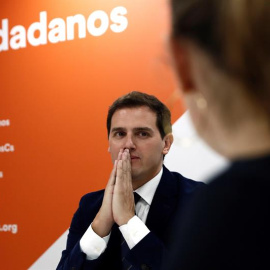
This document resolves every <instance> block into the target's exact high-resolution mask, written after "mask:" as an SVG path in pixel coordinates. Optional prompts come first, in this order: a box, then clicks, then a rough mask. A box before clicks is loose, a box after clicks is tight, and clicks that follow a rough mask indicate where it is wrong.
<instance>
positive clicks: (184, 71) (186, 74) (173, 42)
mask: <svg viewBox="0 0 270 270" xmlns="http://www.w3.org/2000/svg"><path fill="white" fill-rule="evenodd" d="M170 48H171V55H172V62H173V64H174V69H175V72H176V76H177V79H178V81H179V84H180V88H181V90H182V91H183V92H184V94H185V93H189V92H190V91H192V90H193V89H194V83H193V77H192V72H191V65H190V61H191V59H190V52H189V43H188V42H184V41H181V40H178V39H174V38H170Z"/></svg>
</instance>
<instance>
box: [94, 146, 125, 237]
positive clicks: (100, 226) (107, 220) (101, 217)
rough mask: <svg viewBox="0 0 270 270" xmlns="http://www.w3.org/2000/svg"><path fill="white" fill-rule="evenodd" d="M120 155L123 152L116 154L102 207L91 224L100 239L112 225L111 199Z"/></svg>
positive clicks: (107, 232) (108, 231)
mask: <svg viewBox="0 0 270 270" xmlns="http://www.w3.org/2000/svg"><path fill="white" fill-rule="evenodd" d="M122 153H123V150H120V152H119V154H118V159H117V160H115V162H114V166H113V169H112V172H111V175H110V178H109V181H108V183H107V186H106V188H105V192H104V197H103V201H102V205H101V207H100V209H99V212H98V213H97V215H96V217H95V219H94V220H93V223H92V229H93V230H94V232H95V233H96V234H97V235H99V236H100V237H104V236H107V235H108V234H109V233H110V231H111V228H112V226H113V224H114V219H113V213H112V198H113V192H114V185H115V178H116V168H117V163H118V161H119V159H121V156H122Z"/></svg>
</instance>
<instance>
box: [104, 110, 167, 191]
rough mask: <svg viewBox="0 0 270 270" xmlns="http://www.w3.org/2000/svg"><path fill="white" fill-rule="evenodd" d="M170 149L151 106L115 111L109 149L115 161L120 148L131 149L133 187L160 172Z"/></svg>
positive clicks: (138, 185)
mask: <svg viewBox="0 0 270 270" xmlns="http://www.w3.org/2000/svg"><path fill="white" fill-rule="evenodd" d="M169 148H170V145H169V147H168V140H166V136H165V137H164V139H162V138H161V136H160V133H159V130H158V128H157V126H156V114H155V113H154V112H153V111H151V110H150V109H149V108H148V107H146V106H142V107H136V108H123V109H119V110H117V111H116V112H115V113H114V114H113V116H112V120H111V130H110V135H109V152H110V153H111V157H112V161H113V162H114V160H116V159H117V156H118V153H119V151H120V149H129V151H130V157H131V169H132V182H133V188H134V189H136V188H138V187H140V186H141V185H143V184H145V183H146V182H147V181H149V180H150V179H152V178H153V177H154V176H156V175H157V174H158V172H159V171H160V169H161V166H162V163H163V155H164V154H166V153H167V152H168V149H169Z"/></svg>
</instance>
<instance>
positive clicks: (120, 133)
mask: <svg viewBox="0 0 270 270" xmlns="http://www.w3.org/2000/svg"><path fill="white" fill-rule="evenodd" d="M114 136H116V137H123V136H125V132H122V131H119V132H116V133H115V134H114Z"/></svg>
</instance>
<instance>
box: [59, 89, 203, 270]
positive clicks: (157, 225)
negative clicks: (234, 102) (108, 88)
mask: <svg viewBox="0 0 270 270" xmlns="http://www.w3.org/2000/svg"><path fill="white" fill-rule="evenodd" d="M107 130H108V138H109V152H110V154H111V157H112V161H113V163H114V167H113V170H112V172H111V175H110V178H109V181H108V184H107V186H106V189H105V190H102V191H97V192H93V193H89V194H86V195H85V196H84V197H83V198H82V199H81V202H80V206H79V209H78V210H77V212H76V213H75V215H74V217H73V220H72V223H71V226H70V230H69V235H68V240H67V247H66V250H65V251H63V254H62V258H61V261H60V263H59V265H58V267H57V269H103V270H105V269H115V270H119V269H159V268H160V265H161V260H162V256H163V255H164V253H165V252H167V251H166V245H167V242H168V234H169V233H171V230H172V228H173V225H174V219H175V216H176V215H175V214H176V213H179V210H181V208H183V207H184V204H185V203H186V202H187V201H188V200H189V199H190V197H191V196H192V193H193V192H194V191H195V189H197V188H198V187H200V186H201V185H202V184H201V183H197V182H195V181H192V180H189V179H186V178H184V177H183V176H181V175H180V174H178V173H172V172H170V171H168V169H167V168H166V167H165V166H163V159H164V156H165V155H166V154H167V153H168V152H169V150H170V147H171V145H172V142H173V136H172V133H171V132H172V127H171V119H170V111H169V110H168V108H167V107H166V106H165V105H164V104H163V103H161V102H160V101H159V100H158V99H157V98H155V97H154V96H150V95H147V94H144V93H140V92H131V93H129V94H127V95H125V96H123V97H120V98H119V99H117V100H116V101H115V102H114V103H113V104H112V106H111V107H110V109H109V112H108V116H107ZM133 191H135V192H134V195H133ZM135 193H136V195H135ZM137 194H139V197H140V198H139V201H138V203H137V204H136V206H135V203H134V196H137ZM135 213H136V214H135Z"/></svg>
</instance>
